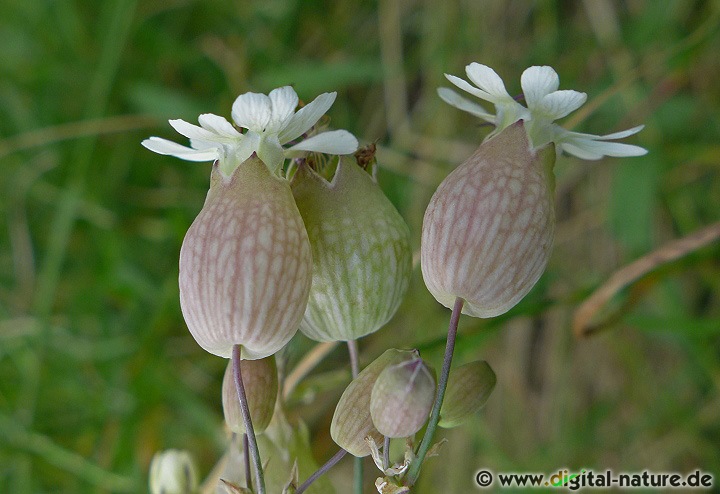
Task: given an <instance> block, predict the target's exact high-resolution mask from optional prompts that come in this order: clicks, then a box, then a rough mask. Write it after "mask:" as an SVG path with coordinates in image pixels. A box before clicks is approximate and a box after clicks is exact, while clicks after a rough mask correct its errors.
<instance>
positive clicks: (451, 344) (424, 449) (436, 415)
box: [405, 297, 465, 487]
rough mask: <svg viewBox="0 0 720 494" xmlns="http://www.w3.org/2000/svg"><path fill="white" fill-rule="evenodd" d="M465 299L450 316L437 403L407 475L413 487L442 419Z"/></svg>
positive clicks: (406, 479) (457, 300) (460, 301)
mask: <svg viewBox="0 0 720 494" xmlns="http://www.w3.org/2000/svg"><path fill="white" fill-rule="evenodd" d="M464 302H465V301H464V300H463V299H461V298H460V297H458V298H456V299H455V305H454V306H453V310H452V315H451V316H450V325H449V326H448V336H447V344H446V345H445V357H444V358H443V366H442V371H441V372H440V379H439V381H438V389H437V394H436V395H435V403H434V404H433V408H432V413H430V420H429V421H428V425H427V428H426V429H425V435H424V436H423V438H422V442H421V443H420V446H419V447H418V451H417V454H416V458H415V460H413V462H412V463H411V464H410V468H409V469H408V473H407V476H406V477H405V485H407V486H408V487H412V486H413V485H415V482H417V479H418V476H419V475H420V468H421V467H422V463H423V461H424V460H425V456H426V455H427V453H428V451H429V450H430V446H431V445H432V440H433V436H434V435H435V429H437V425H438V422H439V421H440V409H441V408H442V403H443V399H444V398H445V390H446V389H447V383H448V377H449V376H450V364H452V358H453V353H454V352H455V339H456V337H457V331H458V323H459V321H460V314H461V312H462V307H463V303H464Z"/></svg>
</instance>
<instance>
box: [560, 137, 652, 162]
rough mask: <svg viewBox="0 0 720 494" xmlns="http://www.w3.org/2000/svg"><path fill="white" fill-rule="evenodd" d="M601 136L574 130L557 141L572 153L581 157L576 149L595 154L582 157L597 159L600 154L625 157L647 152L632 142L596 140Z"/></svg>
mask: <svg viewBox="0 0 720 494" xmlns="http://www.w3.org/2000/svg"><path fill="white" fill-rule="evenodd" d="M600 137H601V136H593V135H590V134H579V133H576V132H567V134H566V135H565V136H564V137H563V138H562V141H561V142H560V143H559V144H560V146H561V147H562V148H563V149H565V150H566V151H567V152H569V153H571V154H574V155H576V156H578V157H580V158H583V156H581V155H580V154H578V151H580V152H583V153H586V154H589V155H593V156H597V157H596V158H584V159H598V158H599V157H602V156H614V157H618V158H619V157H625V156H643V155H645V154H647V149H645V148H642V147H640V146H635V145H634V144H624V143H621V142H606V141H601V140H598V138H600Z"/></svg>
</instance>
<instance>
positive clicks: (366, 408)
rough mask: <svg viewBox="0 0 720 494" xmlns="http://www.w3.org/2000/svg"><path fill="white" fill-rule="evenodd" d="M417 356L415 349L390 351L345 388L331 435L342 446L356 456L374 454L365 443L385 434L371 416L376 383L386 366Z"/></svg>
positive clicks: (378, 440) (331, 427) (376, 439)
mask: <svg viewBox="0 0 720 494" xmlns="http://www.w3.org/2000/svg"><path fill="white" fill-rule="evenodd" d="M415 358H417V352H415V351H409V350H396V349H394V348H391V349H390V350H386V351H385V353H383V354H382V355H380V356H379V357H378V358H376V359H375V360H374V361H373V362H372V363H371V364H370V365H368V366H367V367H366V368H365V369H363V370H362V372H360V374H358V376H357V377H356V378H355V379H353V381H352V382H351V383H350V385H348V387H347V388H345V391H344V392H343V394H342V396H341V397H340V401H339V402H338V404H337V407H336V408H335V414H334V415H333V419H332V423H331V425H330V436H332V438H333V440H334V441H335V442H336V443H337V444H338V446H340V447H341V448H343V449H345V450H347V452H348V453H350V454H351V455H353V456H357V457H363V456H368V455H369V454H370V447H369V446H368V444H367V443H366V442H365V438H366V437H367V436H370V437H372V438H373V439H374V440H375V442H376V443H378V444H379V443H380V442H382V435H381V434H380V432H378V430H377V429H376V428H375V426H374V424H373V421H372V417H371V415H370V399H371V395H372V390H373V386H374V385H375V382H376V381H377V378H378V376H380V373H381V372H382V371H383V370H385V368H386V367H388V366H390V365H394V364H399V363H401V362H404V361H407V360H413V359H415Z"/></svg>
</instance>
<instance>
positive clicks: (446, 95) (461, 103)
mask: <svg viewBox="0 0 720 494" xmlns="http://www.w3.org/2000/svg"><path fill="white" fill-rule="evenodd" d="M437 91H438V95H439V96H440V98H441V99H442V100H443V101H444V102H445V103H448V104H450V105H452V106H454V107H455V108H459V109H460V110H462V111H466V112H468V113H470V114H471V115H475V116H476V117H479V118H482V119H483V120H485V121H487V122H491V123H494V122H495V116H494V115H492V114H490V113H488V112H486V111H485V109H484V108H483V107H482V106H480V105H478V104H477V103H475V102H473V101H470V100H469V99H467V98H463V97H462V96H460V95H459V94H458V93H456V92H455V91H453V90H452V89H450V88H446V87H441V88H438V90H437Z"/></svg>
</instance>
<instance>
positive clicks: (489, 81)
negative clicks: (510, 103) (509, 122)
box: [465, 62, 511, 102]
mask: <svg viewBox="0 0 720 494" xmlns="http://www.w3.org/2000/svg"><path fill="white" fill-rule="evenodd" d="M465 73H466V74H467V76H468V78H469V79H470V80H471V81H472V83H473V84H475V85H476V86H477V87H479V88H480V89H482V90H483V91H485V92H486V93H487V94H489V95H490V96H492V97H493V98H494V100H503V99H506V98H510V97H511V96H510V95H509V94H508V92H507V90H506V89H505V84H504V83H503V81H502V79H501V78H500V76H499V75H497V72H495V71H494V70H493V69H491V68H490V67H488V66H487V65H483V64H480V63H477V62H473V63H471V64H470V65H468V66H467V67H465ZM494 100H491V101H493V102H494Z"/></svg>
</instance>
